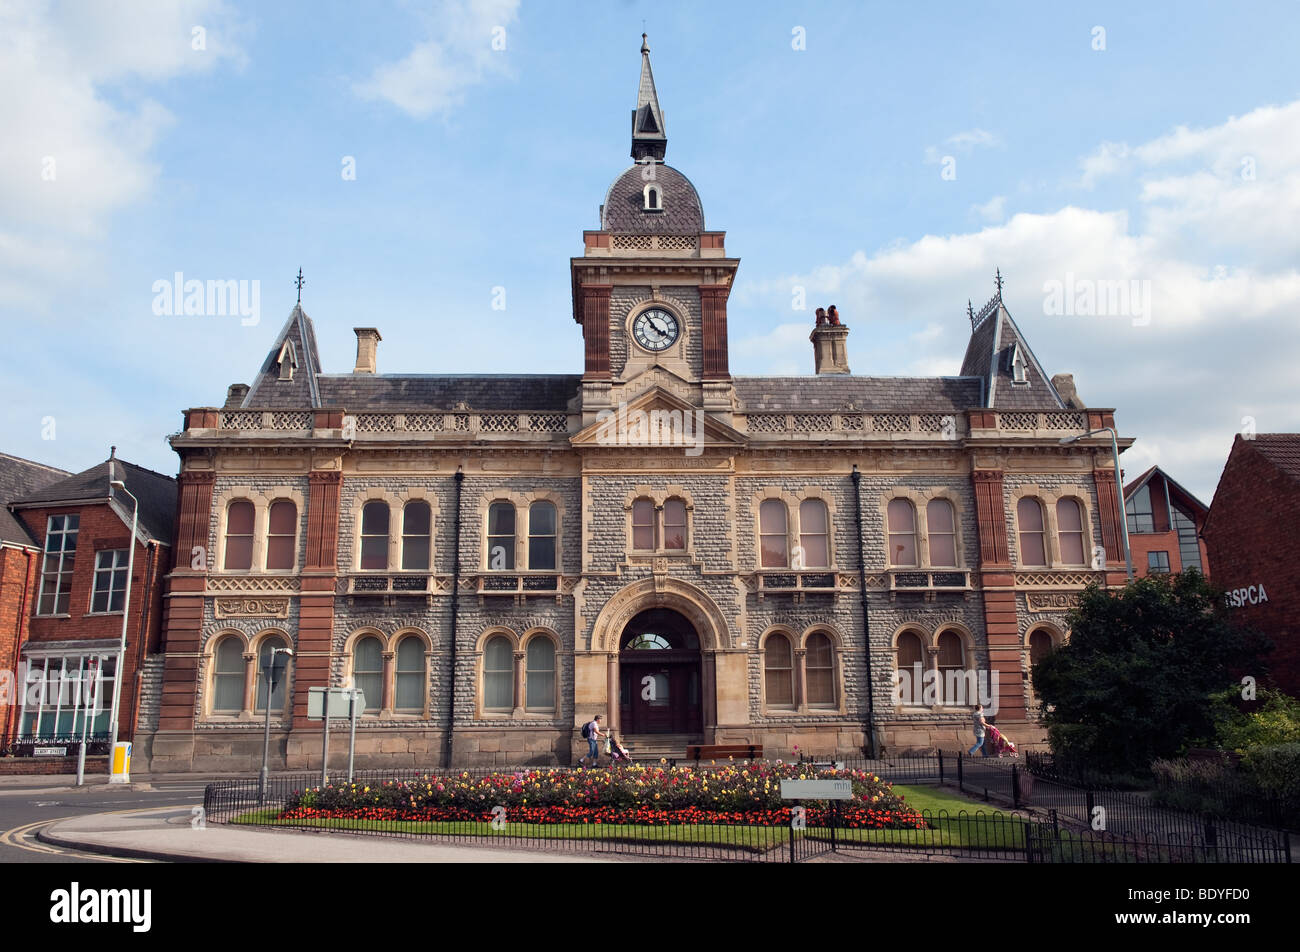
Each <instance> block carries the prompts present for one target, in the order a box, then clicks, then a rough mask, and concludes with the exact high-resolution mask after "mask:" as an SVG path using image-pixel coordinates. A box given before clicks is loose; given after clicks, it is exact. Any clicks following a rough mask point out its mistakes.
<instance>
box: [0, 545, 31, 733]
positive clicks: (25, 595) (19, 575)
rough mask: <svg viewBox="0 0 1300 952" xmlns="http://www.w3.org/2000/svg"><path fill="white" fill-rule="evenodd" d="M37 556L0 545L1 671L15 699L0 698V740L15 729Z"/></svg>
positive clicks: (23, 550)
mask: <svg viewBox="0 0 1300 952" xmlns="http://www.w3.org/2000/svg"><path fill="white" fill-rule="evenodd" d="M39 564H40V563H39V556H38V555H37V554H36V553H35V552H30V551H27V550H25V549H15V548H10V547H8V546H5V547H4V548H0V670H3V671H8V672H9V673H10V675H11V676H12V677H13V679H14V680H13V682H12V690H13V691H14V694H13V695H11V696H12V698H13V700H14V702H15V703H13V704H10V703H8V700H9V699H8V698H5V697H0V742H3V741H4V740H6V739H7V738H9V737H11V736H12V734H13V732H14V731H15V730H16V729H17V723H16V722H17V718H18V707H19V705H18V704H17V703H16V702H17V700H18V694H17V692H19V691H21V690H22V685H21V684H19V683H18V649H19V646H20V645H21V644H22V642H23V640H24V639H26V637H27V615H28V613H29V612H30V611H31V602H32V599H33V597H34V592H35V590H36V567H37V565H39Z"/></svg>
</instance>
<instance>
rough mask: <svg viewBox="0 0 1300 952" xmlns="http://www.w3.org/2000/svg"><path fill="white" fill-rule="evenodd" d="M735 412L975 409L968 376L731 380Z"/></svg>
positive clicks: (976, 390) (976, 391)
mask: <svg viewBox="0 0 1300 952" xmlns="http://www.w3.org/2000/svg"><path fill="white" fill-rule="evenodd" d="M732 382H733V384H734V386H735V389H736V398H737V399H738V400H739V401H740V409H741V410H743V411H746V412H749V413H754V412H762V411H765V410H773V411H788V410H808V411H813V410H846V409H850V407H852V408H854V409H857V410H867V411H873V412H879V411H898V412H913V413H927V412H930V413H959V412H961V411H962V410H966V409H969V408H971V407H978V406H980V381H979V380H978V379H977V378H974V377H855V376H853V375H851V374H844V375H839V374H836V375H825V376H819V377H817V376H815V377H734V378H733V379H732Z"/></svg>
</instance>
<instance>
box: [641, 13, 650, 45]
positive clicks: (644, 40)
mask: <svg viewBox="0 0 1300 952" xmlns="http://www.w3.org/2000/svg"><path fill="white" fill-rule="evenodd" d="M641 27H642V28H643V29H644V28H645V20H642V21H641ZM641 52H642V53H649V52H650V41H649V38H648V37H647V36H646V34H644V33H642V34H641Z"/></svg>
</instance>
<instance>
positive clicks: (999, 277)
mask: <svg viewBox="0 0 1300 952" xmlns="http://www.w3.org/2000/svg"><path fill="white" fill-rule="evenodd" d="M993 283H994V284H995V285H997V289H998V300H999V301H1001V300H1002V269H1001V268H998V269H997V274H996V275H995V276H994V278H993Z"/></svg>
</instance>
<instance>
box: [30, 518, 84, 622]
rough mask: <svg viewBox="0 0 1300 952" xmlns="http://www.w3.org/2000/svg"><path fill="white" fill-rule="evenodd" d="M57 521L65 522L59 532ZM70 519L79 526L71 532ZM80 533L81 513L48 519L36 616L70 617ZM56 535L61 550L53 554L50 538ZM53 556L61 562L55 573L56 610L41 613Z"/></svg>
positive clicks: (54, 607)
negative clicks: (63, 605) (62, 599)
mask: <svg viewBox="0 0 1300 952" xmlns="http://www.w3.org/2000/svg"><path fill="white" fill-rule="evenodd" d="M55 519H62V520H64V521H63V528H61V529H59V530H57V532H56V530H55V528H54V520H55ZM70 519H72V520H76V523H77V524H76V527H75V528H73V529H72V530H71V531H69V530H68V528H67V526H68V520H70ZM80 532H81V514H80V513H75V512H71V513H60V514H59V515H54V516H49V517H48V519H47V520H46V523H45V551H44V555H43V558H42V559H41V588H40V592H39V593H38V595H37V597H36V614H37V615H38V616H42V617H46V618H53V617H58V616H60V615H69V614H70V613H71V611H72V576H73V572H74V571H75V570H76V564H77V536H78V535H79V534H80ZM56 534H57V535H58V536H59V537H60V548H59V550H58V551H57V552H51V551H50V537H51V536H53V535H56ZM68 536H72V548H71V549H69V548H68V546H67V542H68ZM51 555H54V556H56V557H57V558H58V560H59V567H58V569H57V570H56V571H55V575H54V604H53V605H52V606H51V607H52V608H53V609H54V610H53V611H49V612H44V611H41V605H42V603H43V602H44V601H45V591H46V588H45V586H46V582H48V581H49V577H48V572H49V564H50V556H51ZM69 555H71V559H69V558H68V557H69ZM69 561H70V562H71V563H72V564H71V565H67V563H68V562H69ZM65 581H66V584H67V589H66V592H65V590H64V584H65ZM61 597H63V598H64V599H65V608H64V610H63V611H59V599H60V598H61Z"/></svg>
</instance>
